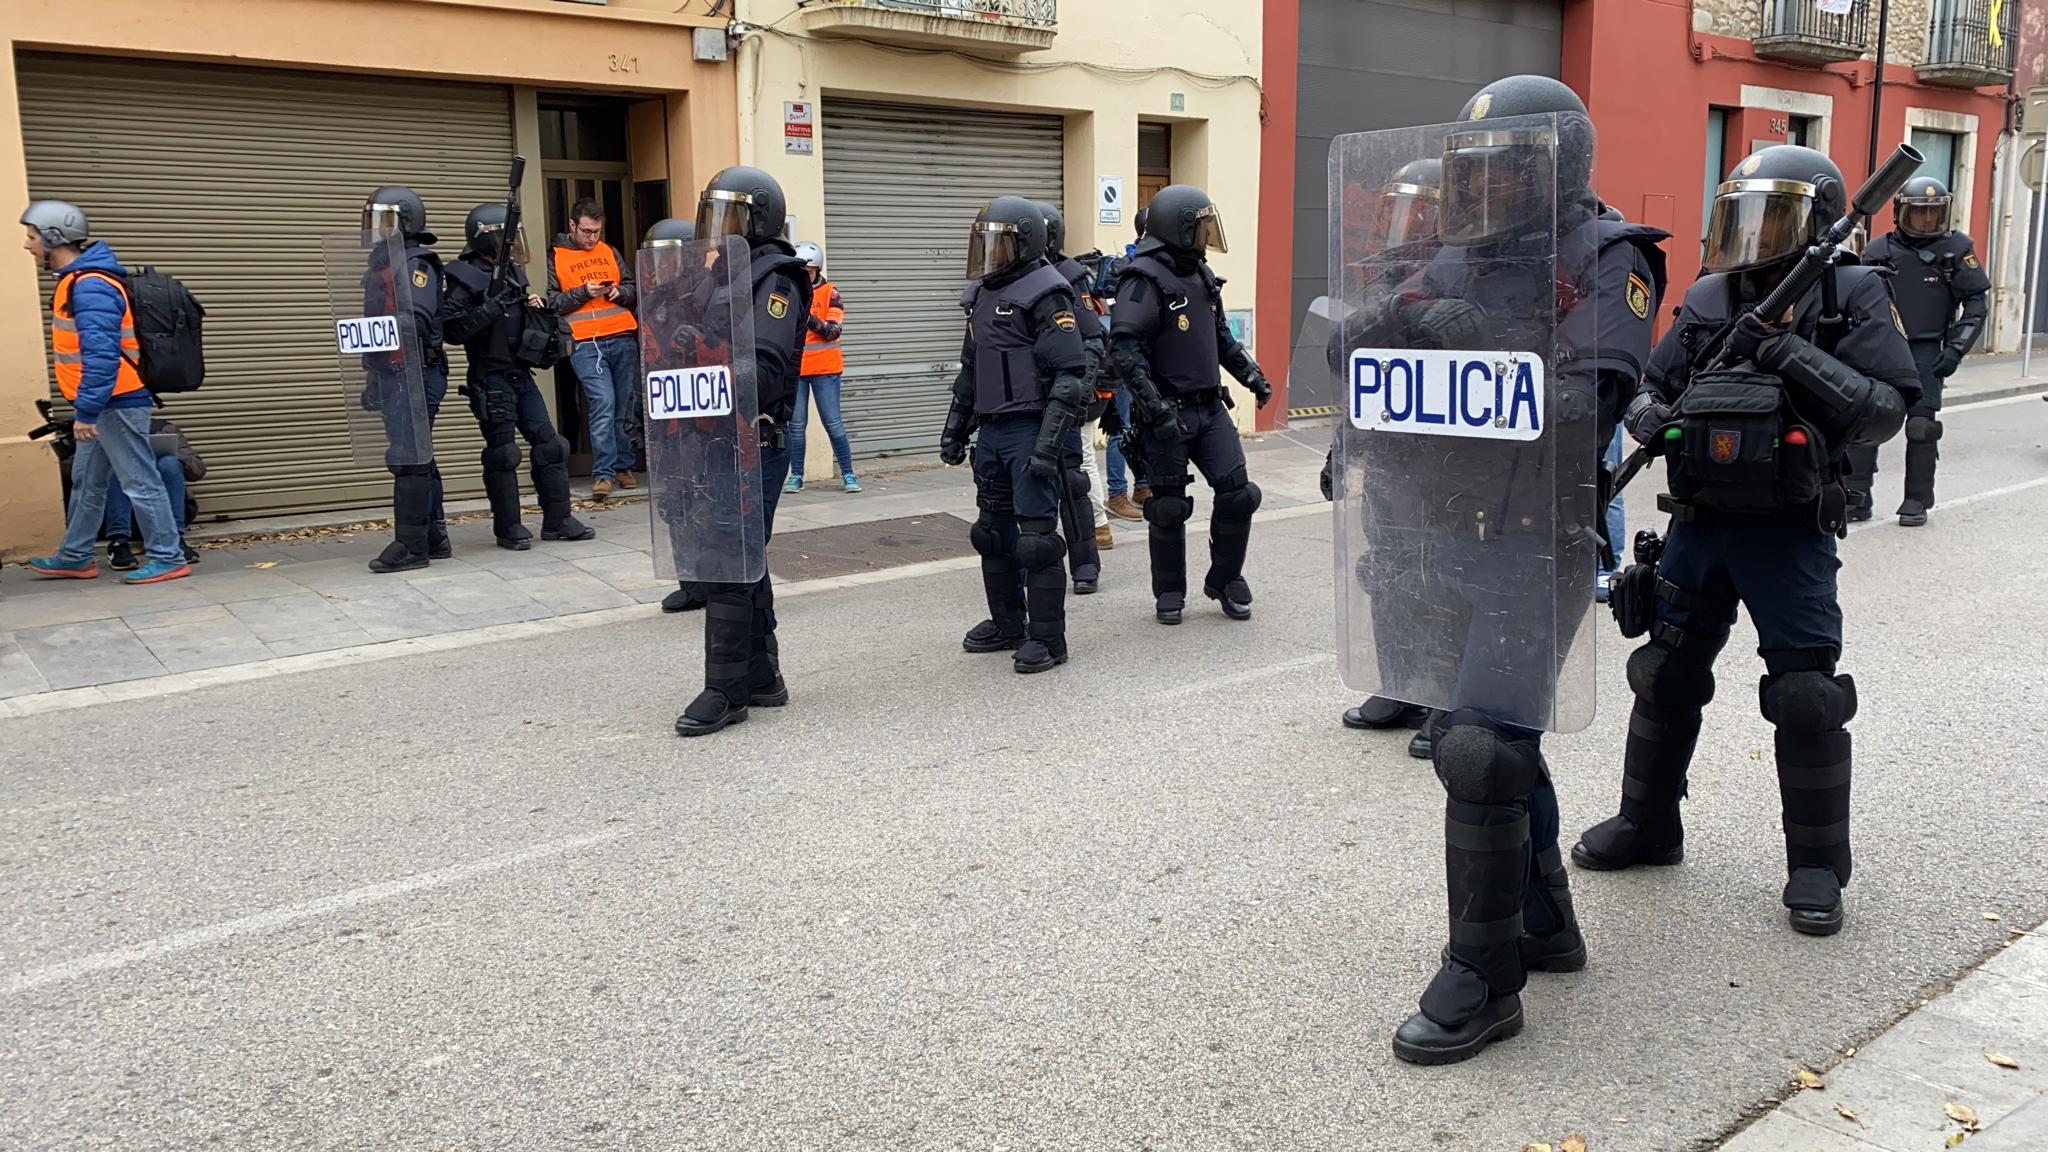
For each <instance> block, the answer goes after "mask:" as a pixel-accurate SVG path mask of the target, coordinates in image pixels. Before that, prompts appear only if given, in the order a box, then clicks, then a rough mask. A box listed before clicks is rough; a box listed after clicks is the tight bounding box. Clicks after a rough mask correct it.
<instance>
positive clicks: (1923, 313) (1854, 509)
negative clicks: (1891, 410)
mask: <svg viewBox="0 0 2048 1152" xmlns="http://www.w3.org/2000/svg"><path fill="white" fill-rule="evenodd" d="M1954 200H1955V198H1954V197H1953V196H1951V195H1949V191H1948V186H1947V185H1945V184H1943V183H1942V182H1941V181H1939V180H1936V179H1935V178H1934V177H1932V176H1916V177H1914V178H1913V179H1911V180H1908V181H1906V184H1905V187H1903V188H1901V189H1899V194H1898V195H1897V196H1895V197H1893V198H1892V230H1891V231H1890V232H1888V233H1886V234H1885V235H1883V236H1879V237H1878V238H1877V239H1875V240H1872V241H1871V242H1870V244H1869V246H1868V247H1866V248H1865V249H1864V251H1863V262H1864V263H1865V264H1875V265H1880V266H1882V267H1886V268H1889V269H1891V270H1892V297H1893V299H1894V300H1896V301H1897V302H1898V308H1899V319H1900V320H1901V321H1902V322H1904V324H1905V326H1906V340H1907V342H1908V343H1909V344H1911V345H1912V347H1913V363H1914V364H1915V365H1917V366H1918V367H1919V369H1920V399H1919V401H1918V402H1917V403H1915V404H1914V405H1913V407H1912V409H1911V410H1910V411H1908V412H1907V413H1906V498H1905V501H1904V502H1903V503H1901V504H1900V505H1899V523H1900V524H1903V525H1905V526H1906V527H1909V528H1917V527H1919V526H1920V525H1922V524H1925V523H1927V510H1928V509H1929V508H1932V507H1934V462H1935V460H1936V459H1937V458H1939V457H1940V455H1941V419H1940V416H1941V393H1942V386H1943V385H1944V384H1945V383H1946V382H1947V380H1948V378H1949V377H1950V376H1952V375H1954V374H1955V370H1956V368H1957V366H1958V365H1960V364H1961V363H1962V362H1963V357H1964V356H1965V355H1967V354H1968V353H1969V351H1970V347H1971V346H1972V345H1973V344H1975V343H1976V342H1977V334H1978V333H1979V332H1981V331H1983V329H1984V316H1985V313H1986V312H1987V311H1988V305H1987V304H1986V302H1985V294H1986V293H1988V292H1990V291H1991V277H1990V276H1988V275H1986V274H1985V272H1984V265H1983V263H1982V262H1981V261H1979V260H1978V259H1977V248H1976V245H1975V244H1973V243H1971V241H1970V237H1969V234H1968V233H1966V232H1960V231H1957V230H1955V229H1953V228H1950V227H1949V223H1950V212H1951V209H1952V205H1953V203H1954ZM1849 465H1850V473H1849V519H1851V520H1868V519H1870V514H1871V510H1872V509H1871V493H1870V487H1871V482H1872V481H1873V480H1874V479H1876V477H1877V448H1876V446H1875V445H1871V446H1867V447H1862V448H1851V449H1850V450H1849Z"/></svg>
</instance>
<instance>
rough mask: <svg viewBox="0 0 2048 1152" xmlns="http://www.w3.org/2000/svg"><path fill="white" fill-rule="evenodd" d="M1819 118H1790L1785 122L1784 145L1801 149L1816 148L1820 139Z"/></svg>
mask: <svg viewBox="0 0 2048 1152" xmlns="http://www.w3.org/2000/svg"><path fill="white" fill-rule="evenodd" d="M1819 130H1820V117H1818V116H1792V117H1788V118H1787V119H1786V121H1785V143H1787V144H1797V145H1799V146H1800V147H1801V148H1818V147H1820V145H1819V144H1817V143H1815V141H1816V140H1818V139H1819V138H1820V135H1819Z"/></svg>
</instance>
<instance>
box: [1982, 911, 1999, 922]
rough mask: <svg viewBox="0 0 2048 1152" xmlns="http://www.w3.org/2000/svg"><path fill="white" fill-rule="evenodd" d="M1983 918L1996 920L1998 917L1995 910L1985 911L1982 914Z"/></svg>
mask: <svg viewBox="0 0 2048 1152" xmlns="http://www.w3.org/2000/svg"><path fill="white" fill-rule="evenodd" d="M1984 918H1985V919H1986V920H1991V921H1996V920H1997V919H1998V913H1996V912H1986V913H1985V914H1984Z"/></svg>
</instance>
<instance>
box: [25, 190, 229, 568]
mask: <svg viewBox="0 0 2048 1152" xmlns="http://www.w3.org/2000/svg"><path fill="white" fill-rule="evenodd" d="M21 222H22V223H23V224H24V225H27V227H28V236H27V238H26V239H25V240H23V241H22V245H21V246H22V247H23V248H25V249H27V250H28V252H29V254H30V255H32V256H34V257H35V258H36V260H37V261H38V262H39V263H40V264H42V266H43V267H45V268H48V269H49V270H50V271H52V272H55V273H56V274H57V292H56V295H55V296H54V297H53V298H52V300H51V313H50V351H51V353H52V354H53V356H54V359H55V361H56V366H57V387H58V388H59V389H60V390H61V391H62V392H63V393H64V399H65V400H67V401H69V402H70V404H71V409H72V418H73V420H74V421H75V423H74V424H73V426H72V428H73V434H74V435H75V436H76V437H77V438H78V451H77V454H76V455H74V456H73V457H72V458H71V507H70V509H69V510H68V512H67V515H66V520H65V526H64V542H63V543H62V544H61V545H59V546H58V548H57V553H56V555H54V556H32V557H30V558H29V561H28V567H29V569H30V570H31V571H33V572H36V573H38V574H39V575H43V576H59V577H70V578H71V579H74V580H91V579H93V578H94V577H96V576H98V575H99V574H100V569H99V564H98V563H97V562H96V561H95V559H94V557H93V542H94V541H95V540H96V539H98V538H99V534H100V521H101V519H102V518H103V517H104V515H105V513H106V507H107V476H108V474H109V473H112V475H113V476H114V478H115V479H116V480H117V481H118V482H119V483H120V485H121V491H123V492H124V493H126V494H127V496H128V501H129V503H130V504H132V505H133V506H134V509H135V514H136V515H137V516H138V517H140V518H141V520H142V538H143V543H144V547H145V549H146V551H147V553H148V557H149V559H148V561H147V562H146V563H144V564H143V565H142V567H140V568H138V569H136V570H135V571H134V572H131V573H129V574H128V575H126V576H123V577H122V578H121V582H122V583H123V584H156V583H159V582H161V581H165V580H176V579H178V578H179V577H181V576H190V575H191V574H192V569H191V568H189V567H187V566H186V564H185V553H184V549H183V548H182V547H180V545H179V543H178V521H177V519H176V517H174V516H172V515H171V504H170V498H169V496H168V495H167V494H166V493H165V492H164V481H163V477H162V476H161V475H159V474H158V472H157V468H156V453H154V452H152V451H150V447H149V410H150V405H151V398H150V394H149V390H148V389H146V388H144V387H143V384H142V372H141V364H142V344H141V343H140V341H138V340H137V339H136V336H135V313H134V311H133V310H132V309H131V308H130V307H129V301H128V287H127V284H126V282H125V277H126V276H127V275H128V270H127V269H126V268H124V267H122V266H121V262H120V261H119V260H116V259H115V258H114V250H113V249H112V248H109V247H107V245H106V242H105V241H103V240H94V239H92V231H91V228H90V226H89V225H88V224H87V223H86V219H85V212H84V211H83V210H81V209H80V208H79V207H78V206H77V205H75V204H67V203H65V202H64V201H62V200H38V201H36V202H35V203H33V204H30V205H29V206H28V211H26V212H24V213H22V214H21Z"/></svg>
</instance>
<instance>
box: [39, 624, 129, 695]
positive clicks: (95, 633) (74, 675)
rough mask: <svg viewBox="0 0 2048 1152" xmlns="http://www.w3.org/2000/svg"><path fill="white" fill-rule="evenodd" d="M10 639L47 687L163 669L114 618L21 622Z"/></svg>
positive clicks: (75, 685)
mask: <svg viewBox="0 0 2048 1152" xmlns="http://www.w3.org/2000/svg"><path fill="white" fill-rule="evenodd" d="M14 642H15V643H16V644H18V645H20V647H21V651H22V652H23V654H25V655H26V656H27V657H28V658H29V659H30V660H31V661H33V662H34V664H35V667H36V671H38V672H40V673H42V676H43V679H44V680H46V681H48V682H49V685H50V687H51V688H53V689H59V688H82V687H85V686H87V685H91V684H111V683H113V682H115V681H117V680H140V679H142V678H143V677H146V676H161V675H163V674H164V666H163V663H162V662H161V661H159V660H158V659H157V658H156V657H155V656H153V655H151V654H150V651H149V648H148V647H147V646H146V645H144V644H143V642H142V641H140V640H138V639H136V637H135V633H134V632H133V631H131V630H130V629H129V627H128V625H126V624H123V623H122V622H120V621H119V620H88V621H85V622H84V623H80V624H59V625H57V626H56V627H53V628H24V629H20V630H18V631H16V632H15V634H14Z"/></svg>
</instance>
